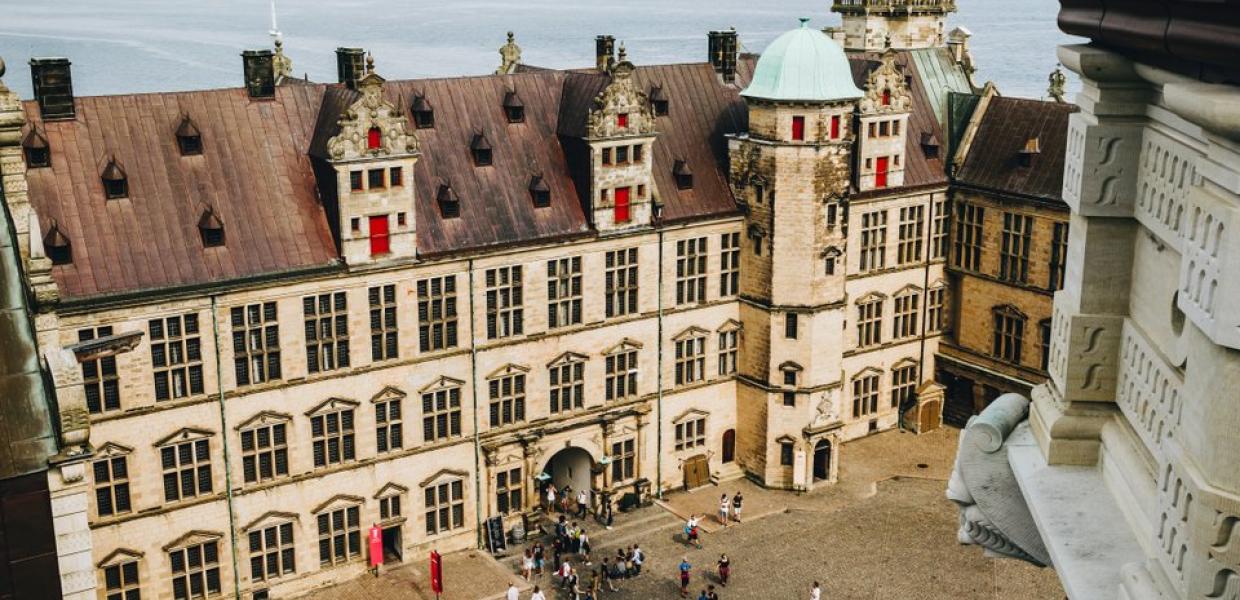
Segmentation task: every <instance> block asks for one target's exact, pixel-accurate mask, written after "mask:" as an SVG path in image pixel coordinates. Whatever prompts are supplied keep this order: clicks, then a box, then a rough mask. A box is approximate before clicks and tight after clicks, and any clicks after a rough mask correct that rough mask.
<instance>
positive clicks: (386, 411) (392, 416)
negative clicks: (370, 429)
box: [375, 396, 405, 453]
mask: <svg viewBox="0 0 1240 600" xmlns="http://www.w3.org/2000/svg"><path fill="white" fill-rule="evenodd" d="M403 400H404V398H403V397H401V396H396V397H394V398H389V399H387V400H380V401H379V402H376V403H375V450H376V451H378V452H380V453H382V452H390V451H392V450H399V449H401V448H404V447H405V433H404V424H403V423H402V422H401V402H402V401H403Z"/></svg>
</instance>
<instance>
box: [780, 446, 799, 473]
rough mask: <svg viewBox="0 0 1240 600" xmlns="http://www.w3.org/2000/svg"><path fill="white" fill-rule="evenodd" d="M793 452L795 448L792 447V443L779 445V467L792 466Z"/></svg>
mask: <svg viewBox="0 0 1240 600" xmlns="http://www.w3.org/2000/svg"><path fill="white" fill-rule="evenodd" d="M794 450H795V446H793V444H792V442H780V443H779V464H780V466H784V467H791V466H792V459H793V455H794Z"/></svg>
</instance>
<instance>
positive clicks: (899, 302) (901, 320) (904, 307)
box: [891, 291, 921, 340]
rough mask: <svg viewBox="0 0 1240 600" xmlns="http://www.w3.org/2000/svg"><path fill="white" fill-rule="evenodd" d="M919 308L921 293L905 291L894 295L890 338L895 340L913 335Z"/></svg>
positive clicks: (915, 330) (916, 332) (915, 333)
mask: <svg viewBox="0 0 1240 600" xmlns="http://www.w3.org/2000/svg"><path fill="white" fill-rule="evenodd" d="M920 310H921V294H919V293H917V292H913V291H910V292H906V293H903V294H900V295H897V296H896V297H895V310H894V311H893V312H894V313H895V319H893V320H892V327H891V338H892V339H895V340H899V339H903V338H908V337H913V336H915V335H917V334H919V333H921V332H920V331H918V330H917V313H918V312H919V311H920Z"/></svg>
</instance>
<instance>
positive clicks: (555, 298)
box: [547, 256, 581, 328]
mask: <svg viewBox="0 0 1240 600" xmlns="http://www.w3.org/2000/svg"><path fill="white" fill-rule="evenodd" d="M580 324H581V257H580V256H574V257H571V258H559V259H555V260H549V261H547V326H548V327H551V328H555V327H566V326H568V325H580Z"/></svg>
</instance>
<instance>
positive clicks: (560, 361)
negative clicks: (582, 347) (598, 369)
mask: <svg viewBox="0 0 1240 600" xmlns="http://www.w3.org/2000/svg"><path fill="white" fill-rule="evenodd" d="M589 359H590V357H589V356H586V355H584V354H578V353H576V352H565V353H564V354H561V355H559V356H557V357H555V360H553V361H551V362H549V363H547V366H548V367H558V366H560V365H566V364H570V363H578V362H585V361H587V360H589Z"/></svg>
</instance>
